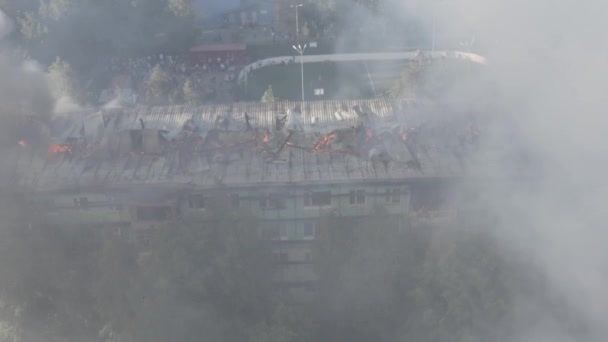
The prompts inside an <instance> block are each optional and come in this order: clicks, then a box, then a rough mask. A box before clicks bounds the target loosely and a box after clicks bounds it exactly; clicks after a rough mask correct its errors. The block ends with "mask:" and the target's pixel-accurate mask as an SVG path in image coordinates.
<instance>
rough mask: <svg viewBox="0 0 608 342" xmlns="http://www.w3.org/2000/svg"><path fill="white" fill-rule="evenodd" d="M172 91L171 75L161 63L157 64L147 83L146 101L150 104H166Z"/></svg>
mask: <svg viewBox="0 0 608 342" xmlns="http://www.w3.org/2000/svg"><path fill="white" fill-rule="evenodd" d="M170 93H171V89H170V81H169V76H168V75H167V73H165V71H164V70H163V69H162V68H161V67H160V65H156V66H155V67H154V69H152V73H151V74H150V78H148V82H147V84H146V103H148V104H149V105H161V104H166V103H167V102H168V100H169V94H170Z"/></svg>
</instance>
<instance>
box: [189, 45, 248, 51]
mask: <svg viewBox="0 0 608 342" xmlns="http://www.w3.org/2000/svg"><path fill="white" fill-rule="evenodd" d="M246 49H247V45H246V44H238V43H237V44H212V45H199V46H195V47H193V48H191V49H190V52H225V51H245V50H246Z"/></svg>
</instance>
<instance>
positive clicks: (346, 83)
mask: <svg viewBox="0 0 608 342" xmlns="http://www.w3.org/2000/svg"><path fill="white" fill-rule="evenodd" d="M403 65H404V63H403V62H384V63H376V62H374V63H367V65H366V63H363V62H348V63H329V62H327V63H310V64H304V92H305V97H306V99H309V100H312V99H317V100H321V99H331V98H368V97H374V96H375V95H380V94H382V93H384V92H385V91H386V90H387V89H388V88H389V87H390V86H391V85H392V84H393V82H394V81H395V79H396V77H397V76H398V75H399V72H400V70H401V68H402V67H403ZM366 66H367V68H366ZM368 70H369V76H368V73H367V71H368ZM370 78H371V82H370ZM372 84H373V85H372ZM269 85H272V89H273V91H274V95H275V97H277V98H280V99H283V100H298V99H300V98H301V96H302V95H301V72H300V64H297V63H295V64H294V63H292V64H288V65H275V66H270V67H266V68H263V69H260V70H256V71H253V72H252V73H251V74H250V75H249V79H248V82H247V87H246V88H244V89H243V97H244V98H245V99H247V100H251V101H257V100H259V99H260V98H261V97H262V94H263V93H264V91H265V90H266V89H267V88H268V86H269ZM315 89H324V95H322V96H319V95H314V90H315Z"/></svg>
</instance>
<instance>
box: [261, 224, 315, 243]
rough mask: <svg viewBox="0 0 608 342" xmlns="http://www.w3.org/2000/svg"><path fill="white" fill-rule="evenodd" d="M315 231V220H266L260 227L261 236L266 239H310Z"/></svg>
mask: <svg viewBox="0 0 608 342" xmlns="http://www.w3.org/2000/svg"><path fill="white" fill-rule="evenodd" d="M316 231H317V222H315V221H305V222H289V221H275V222H266V223H265V224H264V227H262V234H261V235H262V238H263V239H266V240H312V239H314V237H315V233H316Z"/></svg>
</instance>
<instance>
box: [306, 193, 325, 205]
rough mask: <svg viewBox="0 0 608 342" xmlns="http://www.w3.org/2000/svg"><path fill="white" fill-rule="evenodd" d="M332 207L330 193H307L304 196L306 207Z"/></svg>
mask: <svg viewBox="0 0 608 342" xmlns="http://www.w3.org/2000/svg"><path fill="white" fill-rule="evenodd" d="M330 205H331V192H330V191H317V192H307V193H306V194H305V195H304V206H305V207H327V206H330Z"/></svg>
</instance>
